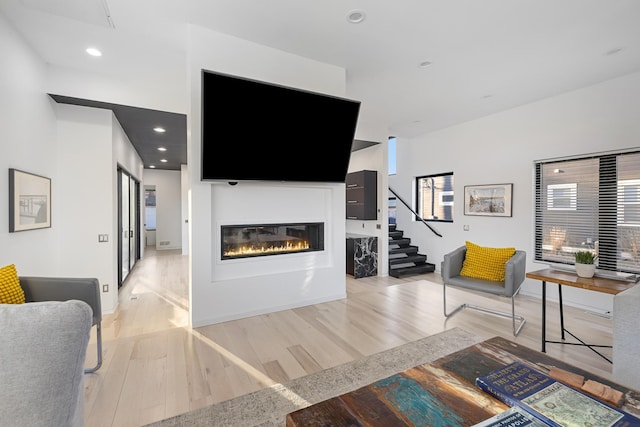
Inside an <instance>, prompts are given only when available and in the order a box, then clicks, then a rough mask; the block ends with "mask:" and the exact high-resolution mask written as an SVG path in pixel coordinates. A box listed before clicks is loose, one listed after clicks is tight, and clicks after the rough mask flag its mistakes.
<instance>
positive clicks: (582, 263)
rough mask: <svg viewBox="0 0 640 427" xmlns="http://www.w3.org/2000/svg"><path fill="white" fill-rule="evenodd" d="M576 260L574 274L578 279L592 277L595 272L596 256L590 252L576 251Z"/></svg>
mask: <svg viewBox="0 0 640 427" xmlns="http://www.w3.org/2000/svg"><path fill="white" fill-rule="evenodd" d="M574 255H575V259H576V274H578V276H580V277H593V275H594V274H595V272H596V264H595V262H596V259H597V258H598V255H596V254H594V253H593V252H591V251H578V252H575V253H574Z"/></svg>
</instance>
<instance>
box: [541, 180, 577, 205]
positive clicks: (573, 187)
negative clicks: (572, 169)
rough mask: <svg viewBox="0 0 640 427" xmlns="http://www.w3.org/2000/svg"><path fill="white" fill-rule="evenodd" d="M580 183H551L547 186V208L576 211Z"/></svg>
mask: <svg viewBox="0 0 640 427" xmlns="http://www.w3.org/2000/svg"><path fill="white" fill-rule="evenodd" d="M577 189H578V184H576V183H575V182H574V183H571V184H549V185H548V186H547V198H548V199H547V200H548V201H549V206H548V208H547V209H549V210H556V211H575V210H576V198H577Z"/></svg>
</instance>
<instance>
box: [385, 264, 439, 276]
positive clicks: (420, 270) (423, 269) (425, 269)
mask: <svg viewBox="0 0 640 427" xmlns="http://www.w3.org/2000/svg"><path fill="white" fill-rule="evenodd" d="M435 269H436V266H435V265H434V264H430V263H426V264H422V265H418V266H414V267H403V268H394V269H389V276H392V277H395V278H399V277H401V276H407V275H411V274H424V273H432V272H434V271H435Z"/></svg>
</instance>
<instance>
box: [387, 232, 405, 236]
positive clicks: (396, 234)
mask: <svg viewBox="0 0 640 427" xmlns="http://www.w3.org/2000/svg"><path fill="white" fill-rule="evenodd" d="M403 234H404V233H403V232H402V231H389V237H394V238H395V237H402V235H403Z"/></svg>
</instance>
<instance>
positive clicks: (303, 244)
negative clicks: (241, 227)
mask: <svg viewBox="0 0 640 427" xmlns="http://www.w3.org/2000/svg"><path fill="white" fill-rule="evenodd" d="M305 249H309V242H307V241H306V240H302V241H299V242H287V243H286V244H284V245H267V244H264V245H263V246H255V245H254V246H241V247H238V248H234V249H229V250H226V251H224V254H223V255H224V256H226V257H234V256H246V255H261V254H276V253H282V252H285V253H286V252H298V251H303V250H305Z"/></svg>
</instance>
